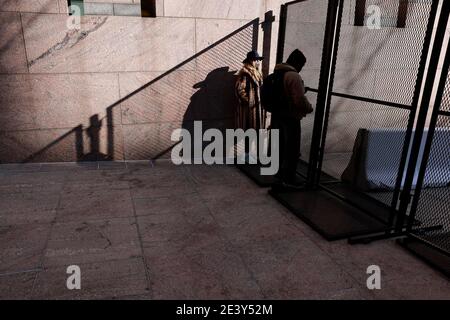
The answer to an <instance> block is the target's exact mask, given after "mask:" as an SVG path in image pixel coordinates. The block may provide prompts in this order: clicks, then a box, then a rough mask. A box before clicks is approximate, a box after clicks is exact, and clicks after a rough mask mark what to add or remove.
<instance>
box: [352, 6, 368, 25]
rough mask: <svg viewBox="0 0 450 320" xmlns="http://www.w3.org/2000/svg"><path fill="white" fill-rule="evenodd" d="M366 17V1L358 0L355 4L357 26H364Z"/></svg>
mask: <svg viewBox="0 0 450 320" xmlns="http://www.w3.org/2000/svg"><path fill="white" fill-rule="evenodd" d="M365 16H366V0H356V4H355V26H357V27H362V26H364V20H365V19H364V18H365Z"/></svg>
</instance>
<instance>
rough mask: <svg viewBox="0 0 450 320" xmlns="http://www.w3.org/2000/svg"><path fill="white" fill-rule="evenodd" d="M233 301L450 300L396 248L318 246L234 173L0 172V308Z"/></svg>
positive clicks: (441, 283)
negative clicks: (373, 286)
mask: <svg viewBox="0 0 450 320" xmlns="http://www.w3.org/2000/svg"><path fill="white" fill-rule="evenodd" d="M73 264H74V265H78V266H80V268H81V271H82V279H83V280H82V290H80V291H70V290H68V289H67V288H66V279H67V277H68V275H67V273H66V268H67V267H68V266H69V265H73ZM372 264H376V265H379V266H380V267H381V272H382V290H376V291H371V290H368V289H367V287H366V280H367V276H368V275H367V274H366V269H367V267H368V266H369V265H372ZM241 298H242V299H258V298H269V299H450V285H449V282H448V279H446V278H445V277H444V276H442V275H441V274H440V273H438V272H437V271H435V270H433V269H432V268H430V267H429V266H428V265H426V264H425V263H423V262H422V261H421V260H419V259H417V258H416V257H414V256H413V255H411V254H410V253H408V252H407V251H405V250H403V249H402V248H401V247H400V246H398V245H396V244H395V242H394V241H379V242H375V243H372V244H370V245H367V246H364V245H361V246H350V245H349V244H348V243H347V242H346V241H338V242H327V241H325V240H323V239H322V238H321V237H320V236H319V235H318V234H317V233H315V232H314V231H313V230H311V229H310V228H309V227H308V226H307V225H305V224H304V223H303V222H302V221H301V220H300V219H298V218H297V217H295V216H294V215H292V214H291V213H290V212H289V211H288V210H286V209H285V208H284V207H283V206H281V205H279V204H278V203H277V202H276V201H275V200H274V199H273V198H271V197H270V196H269V195H268V194H267V190H266V189H261V188H259V187H258V186H256V185H255V184H254V183H253V182H251V181H250V180H249V179H248V178H247V177H245V176H244V175H243V174H242V173H241V172H240V171H239V170H237V169H236V168H234V167H233V166H174V165H172V164H171V163H170V162H169V161H157V162H151V161H133V162H127V161H119V162H110V163H108V162H99V163H97V162H93V163H81V164H76V163H63V164H61V163H58V164H25V165H0V299H241Z"/></svg>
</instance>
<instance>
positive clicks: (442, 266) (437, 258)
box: [397, 236, 450, 280]
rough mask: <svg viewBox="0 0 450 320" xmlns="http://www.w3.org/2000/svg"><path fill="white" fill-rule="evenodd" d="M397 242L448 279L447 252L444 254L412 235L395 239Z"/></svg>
mask: <svg viewBox="0 0 450 320" xmlns="http://www.w3.org/2000/svg"><path fill="white" fill-rule="evenodd" d="M397 243H398V244H399V245H401V246H402V247H403V248H405V249H406V250H408V251H409V252H411V253H412V254H414V255H415V256H417V257H418V258H420V259H421V260H423V261H424V262H426V263H427V264H429V265H430V266H431V267H433V268H435V269H437V270H439V271H440V272H441V273H442V274H444V275H445V276H446V277H447V278H448V279H449V280H450V256H449V255H448V254H444V253H443V252H441V251H439V250H437V249H435V248H433V247H431V246H429V245H428V244H427V243H425V242H423V241H421V240H420V239H417V238H415V237H412V236H409V237H407V238H405V239H401V240H397Z"/></svg>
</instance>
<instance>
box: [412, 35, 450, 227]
mask: <svg viewBox="0 0 450 320" xmlns="http://www.w3.org/2000/svg"><path fill="white" fill-rule="evenodd" d="M449 44H450V43H447V47H446V48H445V60H444V65H443V67H442V74H441V79H440V80H439V86H438V90H437V93H436V100H435V102H434V106H433V113H432V115H431V120H430V126H429V128H428V136H427V140H426V144H425V150H424V153H423V158H422V162H421V164H420V171H419V176H418V180H417V185H416V189H415V192H414V197H413V202H412V205H411V212H410V218H409V220H408V225H407V232H411V229H412V226H413V222H414V218H415V216H416V213H417V207H418V205H419V201H420V195H421V192H422V188H423V182H424V179H425V174H426V171H427V165H428V160H429V158H430V152H431V148H432V146H433V139H434V133H435V131H436V125H437V120H438V118H439V110H440V107H441V103H442V100H443V94H444V91H445V86H446V84H447V78H448V74H449V71H450V52H449V50H450V46H449ZM442 152H445V151H444V150H442Z"/></svg>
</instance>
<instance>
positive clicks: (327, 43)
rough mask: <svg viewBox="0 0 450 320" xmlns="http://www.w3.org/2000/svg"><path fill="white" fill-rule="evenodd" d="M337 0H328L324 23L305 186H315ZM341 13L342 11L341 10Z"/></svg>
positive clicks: (328, 82)
mask: <svg viewBox="0 0 450 320" xmlns="http://www.w3.org/2000/svg"><path fill="white" fill-rule="evenodd" d="M340 2H342V0H341V1H339V0H330V1H329V2H328V10H327V20H326V25H325V37H324V43H323V49H322V62H321V67H320V78H319V87H318V94H317V104H316V114H315V118H314V127H313V133H312V139H311V151H310V157H309V164H308V174H307V186H308V188H315V187H316V175H317V174H318V172H317V169H318V168H317V164H318V160H319V153H320V144H321V140H322V134H323V120H324V119H323V118H324V115H325V110H326V105H327V100H328V97H329V86H330V70H331V67H332V60H333V44H334V42H335V40H336V39H335V32H336V25H337V21H336V20H337V15H338V9H339V3H340ZM341 15H342V11H341Z"/></svg>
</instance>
